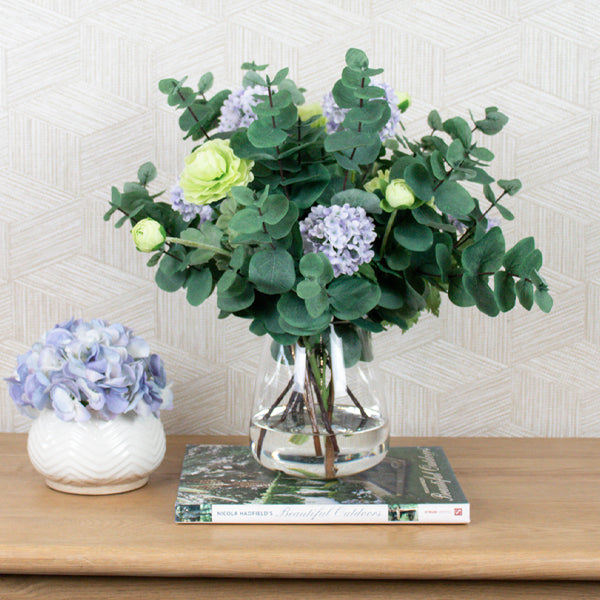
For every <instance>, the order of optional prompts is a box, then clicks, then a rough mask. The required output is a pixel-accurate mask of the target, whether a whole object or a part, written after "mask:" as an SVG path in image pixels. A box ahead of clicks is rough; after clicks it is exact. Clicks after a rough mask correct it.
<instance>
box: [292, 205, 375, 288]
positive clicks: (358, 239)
mask: <svg viewBox="0 0 600 600" xmlns="http://www.w3.org/2000/svg"><path fill="white" fill-rule="evenodd" d="M300 233H301V234H302V239H303V240H304V251H305V253H308V252H323V253H324V254H325V255H326V256H327V258H328V259H329V262H330V263H331V266H332V267H333V273H334V275H335V276H336V277H337V276H338V275H352V274H353V273H356V271H358V267H359V266H360V265H362V264H363V263H368V262H370V261H371V260H372V259H373V257H374V256H375V253H374V251H373V250H372V249H371V247H372V245H373V242H374V241H375V239H376V238H377V234H376V233H375V223H374V222H373V219H371V217H369V216H367V213H366V212H365V209H364V208H362V207H355V206H350V205H349V204H344V205H343V206H338V205H333V206H322V205H316V206H313V207H312V208H311V210H310V213H309V214H308V216H307V217H306V219H304V220H303V221H300Z"/></svg>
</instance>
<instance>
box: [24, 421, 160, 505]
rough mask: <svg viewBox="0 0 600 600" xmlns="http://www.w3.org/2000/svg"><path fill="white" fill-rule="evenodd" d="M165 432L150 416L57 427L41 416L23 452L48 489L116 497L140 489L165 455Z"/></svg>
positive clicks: (67, 424) (72, 422)
mask: <svg viewBox="0 0 600 600" xmlns="http://www.w3.org/2000/svg"><path fill="white" fill-rule="evenodd" d="M165 449H166V439H165V432H164V429H163V426H162V423H161V422H160V420H159V419H158V418H157V417H155V416H154V415H147V416H141V415H137V414H127V415H119V416H117V417H116V418H115V419H113V420H111V421H104V420H101V419H99V418H96V417H92V418H91V419H89V420H88V421H86V422H84V423H78V422H76V421H62V420H60V419H59V418H58V417H57V416H56V415H55V413H54V412H53V411H52V410H44V411H42V412H41V413H40V415H39V417H38V418H37V419H35V421H34V422H33V425H32V427H31V429H30V431H29V437H28V441H27V451H28V453H29V458H30V460H31V463H32V464H33V466H34V467H35V469H36V470H37V471H38V472H39V473H41V474H42V475H43V476H44V478H45V479H46V484H47V485H48V486H49V487H51V488H52V489H55V490H59V491H61V492H69V493H72V494H89V495H101V494H118V493H121V492H127V491H130V490H135V489H137V488H139V487H142V486H143V485H145V484H146V483H147V482H148V477H149V475H150V473H151V472H152V471H154V469H156V468H157V467H158V466H159V465H160V463H161V462H162V459H163V458H164V455H165Z"/></svg>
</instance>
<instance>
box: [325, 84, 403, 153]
mask: <svg viewBox="0 0 600 600" xmlns="http://www.w3.org/2000/svg"><path fill="white" fill-rule="evenodd" d="M373 85H376V86H377V87H380V88H381V89H383V91H384V92H385V99H386V100H387V103H388V104H389V105H390V110H391V111H392V114H391V116H390V118H389V120H388V122H387V123H386V124H385V126H384V127H383V129H382V130H381V131H380V132H379V138H380V139H381V141H382V142H383V141H384V140H385V139H387V138H391V137H394V135H395V133H396V127H397V125H398V123H400V116H401V114H402V112H401V110H400V109H399V108H398V97H397V96H396V92H395V91H394V88H393V87H392V86H391V85H389V84H387V83H385V82H383V81H380V82H375V81H374V82H373ZM322 104H323V116H324V117H325V118H326V119H327V133H333V132H334V131H337V129H338V128H339V127H340V125H341V124H342V122H343V121H344V119H345V118H346V114H347V113H348V111H349V110H350V109H349V108H340V107H339V106H338V105H337V104H336V102H335V100H334V99H333V94H332V93H331V92H329V93H327V94H325V96H324V97H323V102H322Z"/></svg>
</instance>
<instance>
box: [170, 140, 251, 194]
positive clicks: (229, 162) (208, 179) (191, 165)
mask: <svg viewBox="0 0 600 600" xmlns="http://www.w3.org/2000/svg"><path fill="white" fill-rule="evenodd" d="M253 166H254V162H253V161H251V160H244V159H241V158H238V157H237V156H236V155H235V154H234V153H233V150H232V149H231V147H230V146H229V140H222V139H219V138H215V139H212V140H209V141H208V142H205V143H204V144H202V146H200V147H199V148H197V149H196V150H194V152H192V153H191V154H190V155H189V156H188V157H187V158H186V159H185V167H184V169H183V172H182V173H181V177H180V178H179V185H180V186H181V188H182V189H183V193H184V196H185V200H186V202H191V203H192V204H210V203H211V202H216V201H217V200H221V199H222V198H225V196H226V195H227V193H228V192H229V190H231V188H232V187H234V186H236V185H247V184H248V183H250V182H251V181H252V180H253V179H254V176H253V175H252V171H251V169H252V167H253Z"/></svg>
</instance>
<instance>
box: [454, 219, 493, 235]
mask: <svg viewBox="0 0 600 600" xmlns="http://www.w3.org/2000/svg"><path fill="white" fill-rule="evenodd" d="M448 220H449V221H450V225H454V227H456V231H457V232H458V234H459V235H462V234H463V233H465V231H467V226H466V225H465V224H464V223H463V222H462V221H459V220H458V219H455V218H454V217H449V218H448ZM494 227H500V219H496V218H494V217H486V225H485V231H486V233H487V232H488V231H489V230H490V229H492V228H494Z"/></svg>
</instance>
